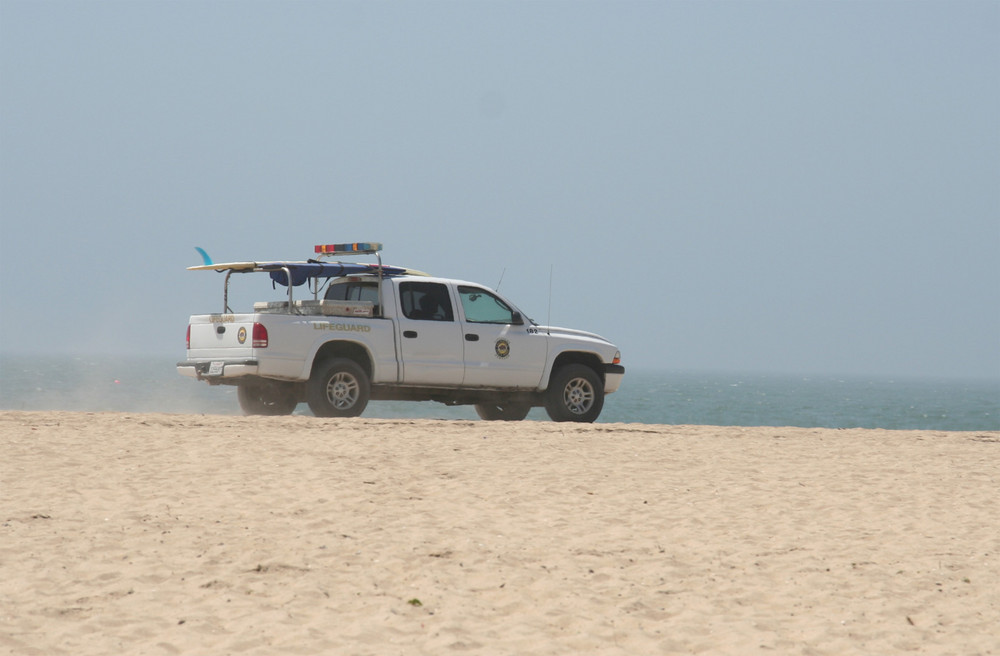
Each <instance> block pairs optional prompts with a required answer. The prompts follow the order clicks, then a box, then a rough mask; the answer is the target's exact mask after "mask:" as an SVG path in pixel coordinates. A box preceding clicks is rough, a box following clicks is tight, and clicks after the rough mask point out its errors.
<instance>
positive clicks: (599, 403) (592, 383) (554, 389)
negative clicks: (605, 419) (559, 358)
mask: <svg viewBox="0 0 1000 656" xmlns="http://www.w3.org/2000/svg"><path fill="white" fill-rule="evenodd" d="M603 407H604V385H603V384H602V383H601V377H600V376H598V375H597V373H596V372H595V371H594V370H593V369H591V368H590V367H588V366H586V365H582V364H568V365H566V366H563V367H560V368H559V369H558V370H556V372H555V373H553V374H552V378H551V379H550V380H549V388H548V389H547V390H546V391H545V410H546V412H548V413H549V417H551V418H552V421H582V422H588V423H589V422H592V421H594V420H595V419H597V416H598V415H600V414H601V409H602V408H603Z"/></svg>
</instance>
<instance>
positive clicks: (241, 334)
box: [236, 326, 247, 344]
mask: <svg viewBox="0 0 1000 656" xmlns="http://www.w3.org/2000/svg"><path fill="white" fill-rule="evenodd" d="M236 339H238V340H240V344H242V343H243V342H245V341H247V329H246V327H245V326H240V330H239V332H238V333H236Z"/></svg>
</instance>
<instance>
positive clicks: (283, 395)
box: [236, 380, 299, 415]
mask: <svg viewBox="0 0 1000 656" xmlns="http://www.w3.org/2000/svg"><path fill="white" fill-rule="evenodd" d="M236 398H237V399H239V402H240V408H241V409H242V410H243V414H246V415H290V414H292V411H293V410H295V406H297V405H298V404H299V400H298V399H297V398H296V397H295V389H294V388H293V387H292V385H291V383H283V382H280V381H275V380H255V381H253V382H246V383H240V384H239V386H238V387H237V388H236Z"/></svg>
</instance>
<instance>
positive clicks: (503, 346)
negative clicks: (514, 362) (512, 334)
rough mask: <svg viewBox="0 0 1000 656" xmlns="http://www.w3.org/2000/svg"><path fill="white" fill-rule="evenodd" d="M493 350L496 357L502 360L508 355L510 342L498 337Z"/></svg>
mask: <svg viewBox="0 0 1000 656" xmlns="http://www.w3.org/2000/svg"><path fill="white" fill-rule="evenodd" d="M493 350H494V351H496V354H497V357H498V358H500V359H501V360H503V359H504V358H506V357H507V356H508V355H510V342H508V341H507V340H506V339H498V340H497V344H496V346H495V347H493Z"/></svg>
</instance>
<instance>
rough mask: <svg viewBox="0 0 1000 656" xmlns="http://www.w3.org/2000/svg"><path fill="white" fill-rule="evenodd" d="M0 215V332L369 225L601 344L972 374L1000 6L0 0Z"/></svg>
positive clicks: (996, 256)
mask: <svg viewBox="0 0 1000 656" xmlns="http://www.w3.org/2000/svg"><path fill="white" fill-rule="evenodd" d="M0 220H2V233H0V238H2V242H0V298H2V306H0V307H2V309H0V345H2V346H0V348H2V349H3V351H4V352H7V353H18V354H24V353H35V352H64V353H87V354H91V353H92V354H97V353H143V352H148V353H152V354H157V355H163V354H167V355H169V354H175V355H176V356H177V358H178V359H182V358H183V357H184V332H185V327H186V324H187V317H188V315H189V314H192V313H203V312H210V311H217V310H218V309H219V306H220V305H221V291H222V277H221V276H218V275H216V274H214V273H203V272H188V271H185V269H184V268H185V267H186V266H189V265H192V264H197V263H199V262H200V260H199V257H198V254H197V253H196V252H195V250H194V247H195V246H201V247H203V248H205V249H206V250H207V251H208V252H209V253H210V254H211V255H212V256H213V257H214V258H215V260H216V261H232V260H246V259H258V260H267V259H304V258H307V257H311V256H312V247H313V245H314V244H317V243H329V242H334V241H357V240H377V241H382V242H384V243H385V251H384V260H385V261H386V262H388V263H394V264H402V265H406V266H410V267H414V268H418V269H422V270H425V271H430V272H432V273H435V274H438V275H442V276H447V277H456V278H463V279H468V280H474V281H478V282H482V283H484V284H487V285H489V286H495V285H496V283H497V281H498V280H500V277H501V274H502V275H503V282H502V285H501V292H503V293H505V294H506V295H508V296H509V297H511V298H512V299H513V300H514V301H515V303H517V304H519V305H520V306H521V308H522V309H523V310H525V311H526V312H527V313H528V314H529V315H531V316H532V317H534V318H535V319H537V320H539V321H542V322H545V320H546V319H547V318H548V317H549V316H550V315H551V319H552V323H554V324H557V325H566V326H571V327H576V328H584V329H590V330H593V331H595V332H598V333H601V334H603V335H605V336H606V337H608V338H610V339H612V340H613V341H615V342H616V343H617V344H618V345H619V346H620V347H621V348H622V352H623V355H624V363H625V364H626V365H628V366H632V367H636V366H642V367H662V368H670V369H683V370H733V371H739V372H744V371H745V372H794V373H832V374H863V375H890V376H904V375H927V376H931V375H933V376H991V377H1000V2H996V1H993V0H989V1H983V2H963V1H951V0H950V1H947V2H861V1H855V2H753V1H741V2H628V1H625V2H568V1H566V2H544V1H540V2H534V1H533V2H487V1H482V0H476V1H472V2H419V1H418V2H182V1H178V2H155V1H146V2H38V1H35V0H32V1H31V2H12V1H10V0H0ZM550 272H551V273H552V276H551V288H552V295H551V300H550V296H549V287H550ZM244 284H247V283H244ZM261 295H262V294H257V296H261ZM263 296H265V297H268V296H269V295H267V294H264V295H263Z"/></svg>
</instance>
